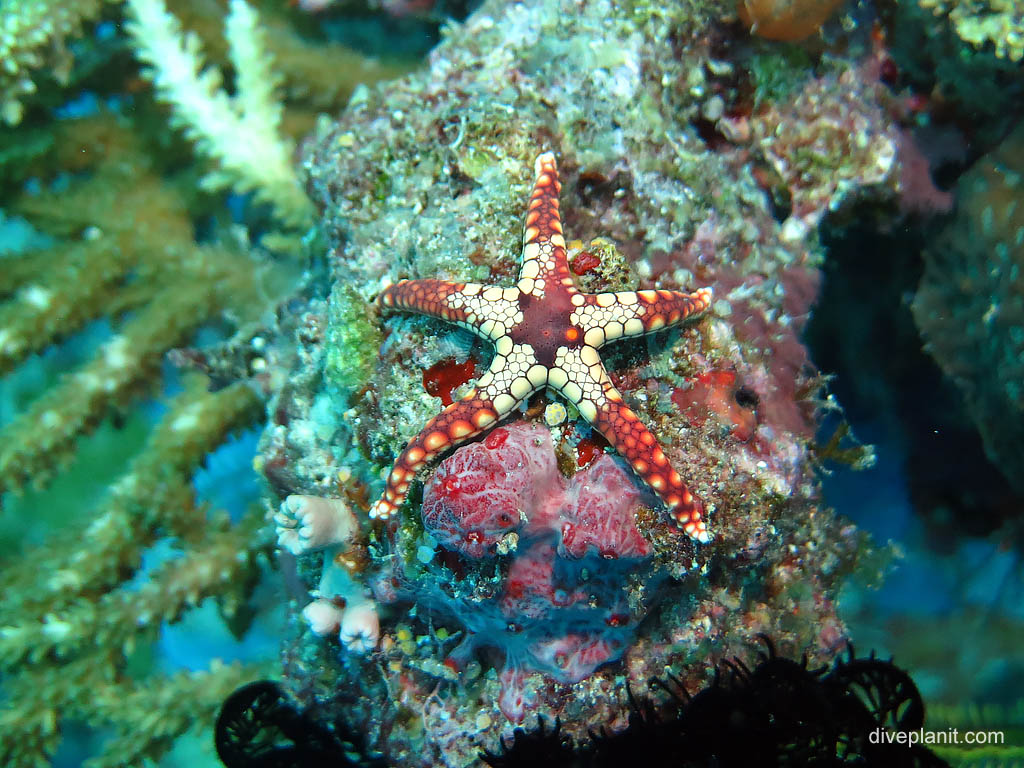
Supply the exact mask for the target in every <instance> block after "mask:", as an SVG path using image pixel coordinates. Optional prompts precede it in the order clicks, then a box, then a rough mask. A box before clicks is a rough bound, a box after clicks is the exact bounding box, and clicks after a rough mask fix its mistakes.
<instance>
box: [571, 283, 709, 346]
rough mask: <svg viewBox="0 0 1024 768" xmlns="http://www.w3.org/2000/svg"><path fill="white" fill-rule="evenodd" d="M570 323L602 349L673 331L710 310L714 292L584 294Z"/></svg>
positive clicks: (576, 301) (660, 291)
mask: <svg viewBox="0 0 1024 768" xmlns="http://www.w3.org/2000/svg"><path fill="white" fill-rule="evenodd" d="M576 303H578V304H577V306H576V309H575V310H573V314H572V316H571V317H570V321H571V322H572V323H573V324H574V325H576V326H578V327H579V328H581V329H582V330H583V339H584V341H586V343H587V344H589V345H591V346H593V347H600V346H601V345H603V344H605V343H606V342H609V341H614V340H615V339H622V338H629V337H633V336H643V335H644V334H646V333H654V332H655V331H659V330H661V329H662V328H669V327H671V326H673V325H677V324H679V323H681V322H683V321H684V320H685V319H686V318H688V317H690V316H692V315H696V314H699V313H701V312H704V311H706V310H707V308H708V307H709V306H710V305H711V289H710V288H701V289H700V290H699V291H694V292H693V293H683V292H682V291H667V290H657V291H619V292H618V293H584V294H580V296H579V297H578V298H576V299H575V300H574V304H576Z"/></svg>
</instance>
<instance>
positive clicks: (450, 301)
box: [377, 280, 522, 341]
mask: <svg viewBox="0 0 1024 768" xmlns="http://www.w3.org/2000/svg"><path fill="white" fill-rule="evenodd" d="M518 296H519V292H518V291H517V290H516V289H515V288H500V287H498V286H491V285H481V284H480V283H453V282H449V281H447V280H402V281H401V282H398V283H395V284H394V285H392V286H389V287H388V288H386V289H385V290H384V291H382V292H381V294H380V295H379V296H378V297H377V304H378V305H379V306H380V307H382V308H383V309H386V310H397V311H402V312H415V313H417V314H420V315H427V316H428V317H436V318H438V319H440V320H447V321H448V322H450V323H456V324H457V325H461V326H462V327H463V328H466V329H468V330H470V331H472V332H473V333H475V334H477V335H478V336H481V337H483V338H485V339H491V340H492V341H493V340H495V339H498V338H500V337H501V336H503V335H504V334H505V333H506V330H507V328H509V327H511V325H512V324H513V323H514V322H516V321H517V320H516V318H517V316H518V317H519V318H520V319H521V317H522V315H521V313H520V312H519V305H518V303H517V301H516V299H518Z"/></svg>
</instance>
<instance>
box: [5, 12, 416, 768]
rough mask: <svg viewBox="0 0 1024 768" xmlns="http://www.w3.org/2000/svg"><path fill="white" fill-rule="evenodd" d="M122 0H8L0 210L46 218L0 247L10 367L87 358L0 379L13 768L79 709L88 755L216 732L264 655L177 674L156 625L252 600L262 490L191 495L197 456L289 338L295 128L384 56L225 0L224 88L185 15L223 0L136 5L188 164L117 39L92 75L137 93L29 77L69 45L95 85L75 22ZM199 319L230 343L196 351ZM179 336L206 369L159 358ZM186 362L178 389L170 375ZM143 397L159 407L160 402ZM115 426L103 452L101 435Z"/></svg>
mask: <svg viewBox="0 0 1024 768" xmlns="http://www.w3.org/2000/svg"><path fill="white" fill-rule="evenodd" d="M114 6H115V3H114V2H110V3H109V5H105V3H104V2H101V0H95V2H93V1H91V0H84V1H83V2H78V3H73V2H67V0H47V1H46V2H44V1H43V0H26V1H25V2H18V3H13V2H12V3H7V2H2V3H0V54H2V57H3V66H4V69H3V71H2V72H0V107H2V109H3V112H4V115H5V116H6V117H7V119H8V121H9V122H16V121H17V120H18V119H20V118H21V115H22V111H23V110H28V109H31V113H29V112H26V113H25V114H26V115H27V116H26V117H25V119H24V120H23V125H21V126H19V127H18V129H16V130H11V131H9V132H8V133H7V134H5V136H4V137H2V139H0V178H2V179H3V181H4V184H3V193H2V205H3V206H4V208H5V211H4V214H3V216H4V218H5V219H6V218H15V217H20V218H22V219H24V220H25V221H26V222H27V224H26V226H27V227H30V228H31V229H33V230H35V233H36V235H37V236H36V237H34V238H33V244H32V245H31V248H32V250H27V251H24V252H20V253H19V251H18V250H17V249H12V250H11V251H10V252H7V251H6V250H5V251H3V252H0V375H3V376H11V377H12V381H21V380H24V379H26V378H27V379H31V378H32V372H33V371H34V370H36V369H38V368H43V367H44V366H45V363H43V362H40V361H41V360H44V359H45V357H46V356H44V355H43V354H42V353H46V352H47V351H48V350H53V351H54V354H50V355H49V357H51V358H52V357H57V358H60V357H62V356H64V357H65V358H66V359H73V360H74V362H73V363H64V364H61V365H59V366H58V365H56V364H55V365H54V366H53V367H55V368H59V369H60V370H59V376H57V375H51V376H49V377H48V378H44V379H42V380H37V381H35V382H34V385H33V386H27V387H22V388H21V389H20V390H18V389H17V385H16V386H15V388H14V391H15V392H17V393H18V394H17V396H15V397H11V396H10V393H9V392H8V391H5V390H0V397H3V398H5V399H4V400H3V403H2V404H3V405H4V406H7V405H11V404H13V406H14V407H13V409H8V408H4V409H3V412H2V414H0V494H2V505H0V524H2V526H3V530H4V531H5V536H4V537H3V541H0V733H2V734H3V739H2V740H0V764H3V765H4V766H41V765H47V764H50V762H51V761H52V759H53V756H54V754H55V752H56V751H57V750H58V749H60V748H61V746H62V738H64V736H63V735H62V734H66V733H67V732H68V728H67V726H68V724H69V723H76V724H81V725H85V726H88V727H90V728H92V729H93V731H92V734H93V737H94V739H95V741H96V742H102V743H101V744H100V747H99V749H100V750H101V753H100V754H99V755H97V756H94V757H93V758H92V759H91V760H90V761H88V763H87V764H88V765H90V766H94V767H98V766H114V765H117V766H130V765H141V764H145V763H151V762H152V761H153V760H158V759H160V758H161V756H162V755H164V754H165V753H166V752H167V751H168V750H169V749H171V748H172V747H174V746H175V744H176V742H177V739H178V738H179V737H180V736H181V735H183V734H185V733H187V732H193V733H194V732H196V731H199V730H200V729H202V728H206V729H209V727H210V725H211V724H212V722H213V719H214V714H215V712H216V710H217V708H218V707H219V705H220V704H221V702H222V701H223V700H224V698H225V697H226V696H227V695H228V694H229V693H230V692H231V691H232V690H234V689H235V688H237V687H238V686H239V685H241V684H243V683H245V682H248V681H251V680H253V679H255V678H258V677H263V676H266V675H267V674H269V670H267V669H265V668H263V667H262V666H261V664H259V663H253V664H247V665H241V664H230V665H225V664H222V663H219V662H213V663H210V664H209V665H208V667H207V668H206V669H204V670H201V671H197V672H188V673H174V672H168V671H167V670H166V669H164V668H163V666H162V661H161V658H160V655H159V650H158V646H157V639H158V637H159V636H160V635H161V633H162V631H163V630H164V629H165V628H166V627H167V625H169V624H172V623H174V622H176V621H178V620H179V619H182V618H185V617H187V618H188V620H190V621H191V620H193V619H194V617H195V616H196V615H208V614H207V612H208V611H210V610H211V609H216V611H218V612H219V616H220V619H218V621H223V622H227V627H226V628H225V627H221V629H222V630H224V631H227V629H230V630H231V631H232V632H235V633H236V635H239V636H240V635H241V633H243V632H245V630H246V627H247V625H248V621H249V620H250V619H251V618H252V616H253V613H254V611H256V610H257V608H256V606H254V604H253V599H252V598H253V595H252V593H253V588H254V584H256V583H257V582H258V581H259V576H260V574H261V573H262V571H263V568H264V566H265V563H266V559H267V558H266V554H267V553H268V551H269V548H270V546H271V542H270V541H269V540H268V538H267V535H266V530H265V526H264V515H263V512H262V510H260V509H253V508H250V509H249V510H248V511H244V510H240V511H238V512H237V514H235V518H234V520H230V519H229V517H228V515H227V514H226V513H225V512H224V511H222V510H220V509H217V508H210V507H211V505H210V504H209V503H206V502H204V501H203V500H202V497H201V495H200V494H199V492H198V491H197V490H196V478H197V475H198V474H199V468H200V466H201V465H202V464H203V463H204V462H205V459H206V456H207V455H208V454H210V453H211V452H213V451H215V450H216V449H218V448H219V447H220V446H221V445H222V444H223V443H224V442H225V440H226V439H227V438H228V437H229V436H230V435H231V434H233V433H235V432H237V431H239V430H242V429H246V428H249V427H252V426H254V425H256V424H257V423H258V422H260V421H261V420H262V419H263V418H264V414H265V397H266V396H267V395H268V393H270V392H272V391H273V389H274V387H275V386H279V385H280V383H281V377H282V375H283V374H282V372H281V370H280V369H279V368H275V364H276V363H275V360H274V357H273V356H274V355H275V354H288V350H290V346H288V344H287V343H279V342H278V339H279V338H285V339H286V340H290V339H291V335H290V333H291V331H290V330H289V326H288V322H289V320H288V319H287V318H286V317H284V315H277V314H276V313H275V310H276V309H277V308H278V307H279V306H280V305H281V302H282V301H283V299H284V298H285V297H292V298H293V299H294V301H293V303H292V305H291V308H292V309H294V308H295V306H296V305H297V303H299V302H301V301H302V298H301V296H299V297H297V298H296V296H297V294H298V292H299V290H300V287H301V285H302V283H301V281H300V280H299V279H298V271H299V270H298V267H297V262H296V260H295V259H294V258H282V257H283V256H285V255H287V256H289V257H291V256H294V255H295V253H294V250H290V251H289V252H288V253H287V254H284V253H275V252H273V249H274V243H279V242H282V240H283V238H280V237H278V235H279V234H280V233H279V232H278V231H277V227H279V226H280V224H281V223H283V224H284V225H285V226H287V227H294V228H305V227H306V226H307V225H308V224H310V223H311V221H312V207H311V206H310V204H309V202H308V200H307V199H306V198H305V196H304V194H303V192H302V190H301V188H300V187H299V185H298V182H297V180H296V179H297V177H296V174H295V172H294V170H293V167H292V156H291V152H292V142H293V141H294V139H295V137H297V136H298V135H299V134H300V133H301V132H302V131H303V130H304V129H307V128H308V127H309V126H311V125H312V123H313V120H314V119H315V111H316V110H317V109H322V108H328V109H337V108H339V107H340V106H341V105H342V103H343V102H344V99H345V98H347V95H348V93H349V92H350V91H351V89H352V88H354V87H355V86H356V85H357V84H358V83H359V82H371V81H373V80H376V79H380V78H381V77H383V76H385V75H386V74H389V73H393V72H395V71H396V70H395V69H394V68H389V67H384V66H379V65H377V63H376V62H374V61H372V60H370V59H368V58H366V57H362V56H358V55H357V54H354V53H353V52H351V51H348V50H347V49H344V48H342V47H341V46H337V45H331V44H328V43H325V42H323V41H319V42H318V41H315V40H308V39H306V38H303V37H300V36H299V34H298V32H297V30H296V29H295V28H294V27H293V26H292V24H291V22H290V20H289V16H288V14H287V12H286V11H284V10H280V11H274V12H273V13H272V25H271V28H270V31H269V36H270V38H271V39H270V40H267V39H266V35H265V33H264V32H263V31H261V28H260V27H261V25H258V23H257V19H256V16H255V13H254V12H253V11H252V10H251V9H250V7H249V6H248V5H246V4H245V3H244V2H242V1H241V0H235V1H234V2H232V3H231V4H230V9H231V13H230V15H229V17H228V19H227V23H226V27H225V29H226V32H225V37H226V43H224V42H223V41H222V46H223V47H222V48H212V47H208V49H209V50H211V59H210V60H211V61H212V62H215V63H216V65H217V66H218V68H221V69H223V70H224V71H225V72H228V71H229V69H230V72H231V74H230V78H231V81H232V82H233V85H234V90H233V94H234V95H233V96H230V97H229V96H228V95H227V94H226V93H225V92H224V91H222V90H221V88H220V78H219V74H218V73H215V72H214V71H213V70H207V71H203V63H204V62H203V59H202V57H200V56H199V54H198V42H197V40H196V38H195V37H194V36H193V35H192V34H191V33H189V34H186V33H184V32H182V26H184V27H185V28H186V29H195V28H197V27H198V26H200V21H201V22H202V24H205V25H206V26H205V27H204V31H205V32H207V33H209V32H210V30H214V31H215V32H216V35H217V36H219V35H220V34H221V25H220V18H219V16H218V15H217V14H218V13H220V12H222V8H223V6H222V5H220V4H219V3H217V2H212V3H206V2H201V1H200V0H177V2H173V4H172V11H173V13H174V14H175V15H176V16H180V17H181V18H183V19H184V22H183V25H182V26H179V25H178V23H177V21H176V20H175V18H174V17H173V16H171V15H170V13H168V12H167V11H166V10H165V9H164V6H163V4H162V3H160V2H156V1H155V0H149V1H148V2H147V0H133V2H131V3H130V4H129V3H126V4H125V6H124V7H125V15H126V16H130V17H131V19H132V21H131V23H130V25H131V30H132V33H133V34H134V35H135V45H136V53H137V55H138V57H139V58H140V59H142V60H143V61H144V62H146V63H147V64H148V65H149V66H150V67H151V71H150V75H151V77H152V79H153V81H154V83H155V85H156V91H157V95H158V96H159V97H160V98H162V99H163V100H165V101H167V102H169V104H170V107H171V115H172V119H173V120H174V121H175V122H176V123H177V125H179V126H180V127H183V128H184V129H185V133H186V134H187V136H188V137H189V138H191V139H193V140H194V141H195V145H196V146H197V147H198V149H199V150H200V152H201V153H202V154H203V155H204V156H205V157H204V158H203V160H204V161H205V162H203V163H197V162H195V161H194V158H193V157H192V156H191V154H190V149H189V147H188V146H187V144H186V142H184V141H182V140H181V139H180V138H179V137H178V136H176V135H175V134H174V132H172V131H169V130H168V129H167V125H166V111H165V110H164V109H163V108H161V107H160V106H159V105H157V104H155V103H154V101H153V99H152V98H151V97H150V95H149V94H148V93H146V92H145V91H142V92H140V91H139V90H138V87H137V86H138V79H137V77H136V71H135V70H134V69H133V68H132V67H130V66H128V67H125V66H123V64H124V61H122V66H121V67H120V69H118V71H117V72H115V73H114V74H115V77H112V78H105V79H103V82H102V83H100V84H97V82H93V83H92V88H93V89H95V91H94V92H95V94H96V95H97V96H99V101H100V102H101V103H109V104H113V105H116V104H117V103H121V102H123V101H125V98H124V97H125V96H126V94H130V101H131V110H130V111H126V112H124V113H118V112H116V109H117V107H116V106H111V107H109V110H115V111H107V110H104V109H101V110H99V111H98V112H95V113H93V114H91V115H89V116H87V117H83V118H76V119H63V120H56V119H50V120H47V119H46V117H45V115H46V113H45V110H44V109H43V107H44V106H53V105H54V104H56V103H60V101H74V100H75V99H76V97H77V96H78V94H76V93H74V89H73V88H67V89H66V92H63V91H60V90H59V89H58V88H56V87H55V86H54V85H53V84H52V83H50V82H49V80H46V81H45V82H47V87H46V89H45V91H43V92H41V93H36V88H37V85H38V86H41V84H42V83H43V82H44V80H42V79H38V80H37V83H36V84H33V82H32V80H31V78H32V77H33V76H36V77H37V78H38V77H39V72H40V71H41V68H42V67H43V66H44V65H48V66H49V67H50V68H51V70H52V71H54V72H56V74H57V75H58V80H61V78H60V77H59V75H60V67H59V66H58V64H59V63H60V62H67V63H68V67H70V71H71V72H72V75H73V76H72V77H71V78H70V81H69V82H71V83H78V82H84V80H83V79H82V77H81V75H82V72H83V71H85V69H86V68H85V66H84V64H83V63H82V62H79V61H75V62H73V63H72V62H71V59H70V57H69V56H67V54H66V52H65V50H64V46H63V43H64V41H65V40H68V41H69V42H71V38H72V37H73V36H74V35H75V34H76V30H78V29H79V28H84V27H83V24H82V22H84V21H87V20H90V19H95V18H98V16H99V14H100V12H101V11H102V10H104V8H105V7H106V8H109V9H110V10H109V12H108V13H107V16H108V17H110V18H118V14H119V13H120V9H119V8H116V7H114ZM204 14H205V15H204ZM200 15H203V16H202V19H200ZM123 28H124V27H123V26H121V27H117V28H116V29H115V31H114V32H113V37H112V38H109V39H108V38H105V37H102V36H96V37H93V38H91V39H90V40H89V41H88V42H89V45H93V46H96V47H97V48H102V49H103V51H102V54H103V55H102V56H101V57H100V58H101V59H103V60H104V61H106V60H108V58H109V56H111V55H121V56H122V57H123V59H127V51H128V50H129V48H130V45H129V44H128V41H127V40H126V37H125V36H124V35H123V34H122V33H121V32H120V30H121V29H123ZM204 39H206V38H205V36H204ZM268 50H270V51H273V52H274V53H275V58H280V60H281V64H282V66H281V68H280V71H281V72H282V75H283V77H284V79H285V82H284V86H285V87H284V88H281V89H280V90H281V92H282V93H284V94H285V95H286V96H287V97H288V99H289V100H288V102H287V103H285V102H283V101H279V100H278V98H277V96H278V90H279V89H278V86H279V84H280V81H279V79H278V78H277V77H276V75H275V74H274V68H273V67H272V65H271V57H270V56H269V55H268V54H267V51H268ZM279 52H283V53H279ZM104 56H106V57H107V58H104ZM337 61H343V62H346V63H345V65H344V66H341V67H337V66H333V67H332V66H327V65H324V66H321V67H320V68H321V69H322V70H323V72H322V73H321V74H320V77H321V78H327V77H332V78H333V79H334V80H335V81H336V85H332V86H331V88H329V89H324V88H320V87H319V86H318V84H317V81H315V80H310V81H309V82H300V81H303V79H304V78H305V77H306V75H307V74H308V73H309V72H312V71H313V70H314V69H316V68H317V67H318V66H320V65H321V64H323V63H325V62H335V63H336V62H337ZM108 74H109V73H108ZM314 91H315V92H314ZM33 94H36V95H34V96H33ZM108 97H109V101H108ZM200 177H204V178H205V181H204V183H203V184H202V185H197V184H196V179H197V178H200ZM197 187H200V188H199V189H197ZM225 188H231V189H234V190H236V191H247V192H252V197H253V199H255V200H256V201H257V202H266V203H269V209H270V210H269V212H268V210H267V208H266V207H264V206H244V207H243V208H244V209H243V210H242V211H241V212H239V211H237V210H235V211H232V212H229V211H227V210H226V208H225V207H224V206H222V205H221V204H220V202H219V200H218V197H216V196H213V195H210V194H208V192H207V191H206V190H218V191H219V190H222V189H225ZM271 216H273V217H274V218H276V220H277V224H275V223H274V222H273V221H270V218H271ZM296 239H297V238H294V237H293V238H292V240H293V241H294V240H296ZM303 253H306V251H303ZM281 326H284V327H285V330H284V331H282V328H281ZM200 333H202V334H203V335H204V336H207V335H213V336H214V337H215V338H221V339H226V341H223V342H222V343H221V344H220V346H219V347H218V348H216V349H210V348H202V349H189V348H188V345H191V344H195V343H196V340H197V336H198V334H200ZM97 337H100V338H99V339H97ZM97 341H98V349H97V348H93V346H92V345H93V343H94V342H97ZM183 348H184V349H183ZM172 352H174V354H173V355H172V354H170V353H172ZM169 358H173V360H174V361H176V362H179V363H181V362H185V363H190V364H192V365H193V366H194V367H197V368H200V369H201V370H204V371H213V372H215V373H216V376H215V377H212V376H211V377H210V378H207V377H204V376H201V375H198V374H195V373H188V374H181V373H180V372H171V371H172V370H173V367H172V366H169V365H167V362H168V359H169ZM206 363H209V365H208V366H206V365H205V364H206ZM165 374H166V375H165ZM182 377H183V378H184V391H182V392H181V393H180V394H177V395H175V396H174V397H173V398H169V396H168V395H167V394H166V392H167V390H168V389H170V390H171V391H173V390H174V388H175V387H177V386H178V381H179V379H180V378H182ZM213 389H217V391H216V392H212V391H209V390H213ZM147 400H149V401H150V404H149V406H148V407H140V404H142V403H145V402H146V401H147ZM153 401H155V402H157V403H161V405H159V406H157V408H161V407H166V412H165V413H164V414H163V415H162V417H160V418H159V420H158V421H157V423H156V424H155V425H153V424H151V423H150V422H151V420H152V418H154V417H153V416H152V410H153V405H152V403H153ZM165 401H168V402H166V403H165ZM12 410H13V414H12V412H11V411H12ZM142 414H146V416H145V417H144V416H143V415H142ZM125 423H127V424H128V425H129V428H128V429H123V428H122V426H121V425H122V424H125ZM94 431H95V432H96V435H94V436H92V437H89V435H90V433H93V432H94ZM104 441H106V442H104ZM111 442H116V444H117V449H116V450H115V451H111V452H110V453H111V455H109V456H107V455H104V456H101V457H97V456H95V455H94V454H96V453H102V452H103V446H109V445H110V444H111ZM104 463H106V464H107V465H108V466H107V468H106V469H105V470H104V474H105V475H106V477H108V478H112V482H111V483H110V485H109V487H107V488H106V490H105V491H102V494H101V495H99V496H97V493H98V492H99V491H97V490H96V489H102V488H103V486H104V485H105V484H106V482H107V480H106V479H104V480H102V481H93V483H92V485H91V486H90V493H86V494H81V497H79V496H78V495H76V491H77V490H78V489H77V486H76V487H75V490H68V486H69V485H72V484H73V483H75V482H80V481H79V480H76V476H77V477H81V475H83V474H85V473H87V472H88V471H89V467H92V466H95V465H102V464H104ZM36 489H40V490H36ZM44 505H45V506H44ZM239 506H244V505H239ZM51 510H52V511H51ZM55 519H59V521H60V524H59V526H56V525H52V522H53V521H54V520H55ZM40 521H43V522H40ZM8 531H9V532H10V533H9V534H8V533H7V532H8ZM153 553H157V554H158V555H159V557H157V560H158V564H157V565H153V557H154V555H153ZM200 604H202V605H203V608H202V609H201V611H200V612H199V613H198V614H190V611H191V610H192V609H193V608H196V607H197V606H200ZM273 604H274V605H278V604H280V600H279V599H277V598H275V600H274V601H273ZM206 742H209V739H208V737H207V738H206Z"/></svg>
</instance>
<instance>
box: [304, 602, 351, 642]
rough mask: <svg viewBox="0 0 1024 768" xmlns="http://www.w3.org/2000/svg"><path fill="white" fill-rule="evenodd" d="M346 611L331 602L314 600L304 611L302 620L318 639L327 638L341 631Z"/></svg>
mask: <svg viewBox="0 0 1024 768" xmlns="http://www.w3.org/2000/svg"><path fill="white" fill-rule="evenodd" d="M344 614H345V611H344V609H343V608H341V607H340V606H339V605H337V604H335V603H334V602H332V601H330V600H322V599H321V600H314V601H313V602H311V603H310V604H309V605H307V606H306V607H305V608H303V609H302V618H304V619H305V620H306V623H307V624H309V628H310V630H312V632H313V634H314V635H317V636H318V637H327V636H328V635H333V634H334V633H335V632H338V631H340V630H341V620H342V617H343V616H344Z"/></svg>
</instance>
